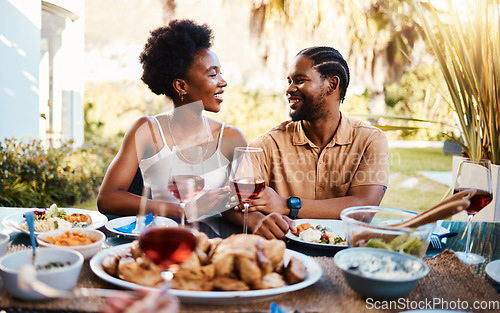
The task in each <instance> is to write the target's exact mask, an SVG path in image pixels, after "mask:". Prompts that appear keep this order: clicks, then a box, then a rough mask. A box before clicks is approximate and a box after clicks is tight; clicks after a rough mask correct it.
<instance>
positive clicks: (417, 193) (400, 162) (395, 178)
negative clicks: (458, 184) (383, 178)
mask: <svg viewBox="0 0 500 313" xmlns="http://www.w3.org/2000/svg"><path fill="white" fill-rule="evenodd" d="M451 166H452V156H451V155H443V150H442V149H441V148H394V149H391V150H390V175H391V176H390V177H391V178H390V180H389V186H388V188H387V192H386V195H385V197H384V199H383V200H382V203H381V204H380V205H381V206H387V207H394V208H400V209H406V210H411V211H423V210H425V209H427V208H429V207H431V206H433V205H434V204H436V203H438V202H439V201H440V200H441V199H442V198H443V197H444V196H445V195H446V194H447V192H448V189H449V187H448V186H446V185H443V184H440V183H438V182H435V181H433V180H430V179H427V178H426V177H424V176H422V175H419V174H418V172H420V171H437V172H449V171H451ZM409 179H412V180H414V181H416V184H415V185H414V186H413V187H412V188H407V187H404V186H402V184H403V183H404V182H405V181H407V180H409Z"/></svg>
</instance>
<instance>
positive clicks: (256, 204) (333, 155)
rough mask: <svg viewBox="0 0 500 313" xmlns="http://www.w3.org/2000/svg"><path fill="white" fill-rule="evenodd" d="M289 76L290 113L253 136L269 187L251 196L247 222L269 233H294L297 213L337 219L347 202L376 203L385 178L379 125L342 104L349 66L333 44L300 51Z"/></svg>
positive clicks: (237, 219)
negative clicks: (354, 115) (346, 111)
mask: <svg viewBox="0 0 500 313" xmlns="http://www.w3.org/2000/svg"><path fill="white" fill-rule="evenodd" d="M287 79H288V88H287V90H286V95H287V98H288V102H289V105H290V117H291V120H288V121H285V122H282V123H281V124H280V125H278V126H276V127H274V128H272V129H271V130H269V131H268V132H267V133H265V134H263V135H261V136H260V137H258V138H257V139H256V140H255V141H254V142H252V143H251V146H254V147H260V148H262V149H263V150H264V160H261V164H262V165H263V167H264V172H265V173H264V175H265V177H264V179H265V181H266V186H267V187H266V189H265V190H264V191H263V192H262V193H261V194H260V195H259V196H258V197H257V198H256V199H255V200H253V201H252V202H251V203H250V209H249V217H248V225H249V227H250V229H251V230H252V232H253V233H256V234H260V235H262V236H264V237H266V238H284V236H285V234H286V233H287V232H288V230H289V229H290V230H291V231H292V232H294V233H295V232H296V228H295V225H294V222H293V220H292V219H294V218H325V219H338V218H339V216H340V212H341V211H342V210H343V209H345V208H347V207H352V206H359V205H378V204H379V203H380V201H381V200H382V197H383V196H384V193H385V190H386V186H387V183H388V178H389V177H388V176H389V165H388V150H389V149H388V145H387V139H386V137H385V135H384V133H383V132H382V131H381V130H379V129H378V128H375V127H373V126H370V125H368V124H365V123H363V122H361V121H358V120H355V119H352V118H349V117H347V116H345V115H344V114H342V113H341V112H340V103H341V102H343V100H344V97H345V94H346V89H347V86H348V85H349V67H348V65H347V62H346V61H345V60H344V58H343V57H342V55H341V54H340V53H339V52H338V51H337V50H336V49H334V48H331V47H311V48H306V49H304V50H302V51H300V52H299V53H298V54H297V55H296V56H295V58H294V59H293V61H292V64H291V66H290V70H289V73H288V77H287ZM231 216H234V218H231V219H232V221H233V222H236V223H240V222H241V221H240V219H241V214H239V215H238V214H234V215H231ZM226 217H228V216H227V215H226Z"/></svg>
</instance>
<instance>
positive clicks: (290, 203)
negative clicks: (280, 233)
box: [286, 197, 302, 219]
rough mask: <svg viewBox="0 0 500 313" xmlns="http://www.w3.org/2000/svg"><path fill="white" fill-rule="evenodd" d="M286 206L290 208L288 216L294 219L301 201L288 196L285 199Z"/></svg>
mask: <svg viewBox="0 0 500 313" xmlns="http://www.w3.org/2000/svg"><path fill="white" fill-rule="evenodd" d="M286 206H287V207H288V208H289V209H290V213H289V214H288V216H289V217H290V218H293V219H295V218H297V215H299V210H300V208H301V207H302V202H301V201H300V198H298V197H288V199H287V200H286Z"/></svg>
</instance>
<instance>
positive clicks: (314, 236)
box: [286, 219, 347, 248]
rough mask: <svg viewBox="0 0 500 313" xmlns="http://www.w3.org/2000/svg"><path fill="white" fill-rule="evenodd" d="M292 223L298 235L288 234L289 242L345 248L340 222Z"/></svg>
mask: <svg viewBox="0 0 500 313" xmlns="http://www.w3.org/2000/svg"><path fill="white" fill-rule="evenodd" d="M294 222H295V226H296V227H297V230H298V231H299V235H298V236H296V235H294V234H292V233H291V232H288V233H287V234H286V237H287V238H288V239H290V240H293V241H296V242H300V243H302V244H306V245H310V246H313V247H321V248H331V247H335V248H347V242H346V237H345V235H344V224H343V223H342V221H341V220H324V219H296V220H294Z"/></svg>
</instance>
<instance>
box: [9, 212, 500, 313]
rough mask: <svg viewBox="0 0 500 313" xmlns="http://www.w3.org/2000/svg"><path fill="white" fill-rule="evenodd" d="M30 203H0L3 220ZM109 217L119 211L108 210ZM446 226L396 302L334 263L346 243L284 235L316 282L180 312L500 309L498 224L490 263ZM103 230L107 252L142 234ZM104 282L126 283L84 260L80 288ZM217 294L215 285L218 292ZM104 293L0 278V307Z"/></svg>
mask: <svg viewBox="0 0 500 313" xmlns="http://www.w3.org/2000/svg"><path fill="white" fill-rule="evenodd" d="M23 210H25V208H8V207H0V220H3V219H4V218H6V217H8V216H11V215H12V214H14V213H18V212H22V211H23ZM106 217H107V219H108V220H109V221H112V220H114V219H116V218H118V217H117V216H113V215H106ZM438 224H439V226H440V227H443V228H446V229H447V230H449V231H450V232H456V233H458V235H457V236H455V237H451V238H446V239H443V241H442V247H441V248H433V247H432V246H431V245H429V248H428V249H427V252H426V255H425V257H424V261H425V262H426V264H427V265H428V267H429V273H428V274H427V275H426V276H425V277H424V278H422V279H420V280H419V281H418V283H417V285H416V287H415V288H414V289H413V290H412V291H411V292H410V293H409V294H408V295H407V296H405V297H404V298H399V299H396V300H377V299H367V298H363V297H362V296H361V295H359V294H357V293H356V292H355V291H354V290H352V289H351V288H350V287H349V285H348V283H347V282H346V280H345V278H344V276H343V274H342V271H341V270H340V269H339V268H338V267H337V266H336V265H335V263H334V258H333V257H334V255H335V254H336V253H337V252H338V251H340V250H341V249H344V248H339V247H329V246H326V245H325V246H324V247H317V246H314V245H308V244H304V243H301V242H299V241H294V240H289V239H288V238H286V239H285V241H286V247H287V249H290V250H292V251H296V252H299V253H300V254H303V255H305V256H307V258H311V259H312V260H314V261H316V262H317V263H318V264H319V265H320V266H321V269H322V275H321V277H320V278H319V280H318V281H317V282H315V283H314V284H312V285H310V286H308V287H305V288H303V289H300V290H296V291H292V292H286V293H283V294H277V295H275V296H273V297H264V298H259V299H247V298H245V297H241V298H239V299H236V300H234V299H233V301H230V302H227V301H220V302H217V301H210V302H209V303H189V302H188V303H185V302H182V303H181V309H180V310H181V312H215V313H216V312H221V313H226V312H271V311H270V307H271V306H272V305H275V304H277V305H278V306H279V308H280V309H281V312H286V313H288V312H333V313H336V312H339V313H344V312H391V313H392V312H403V311H410V310H423V309H452V310H455V311H459V312H500V284H499V283H498V282H497V281H495V280H494V279H492V278H491V277H490V276H489V275H488V274H487V272H486V271H485V267H486V266H487V265H488V264H489V263H490V262H492V261H494V260H498V259H500V244H499V238H500V223H498V222H474V223H473V224H472V225H473V229H472V236H471V242H472V243H473V245H472V249H471V251H472V252H473V253H477V254H480V255H482V256H483V257H484V258H485V259H486V262H485V263H483V264H479V265H474V266H470V265H466V264H465V263H463V262H461V261H460V260H459V259H458V257H457V256H456V255H455V253H454V252H456V251H464V250H465V243H466V236H465V234H466V227H467V222H463V221H452V220H443V221H439V222H438ZM196 227H197V228H198V229H199V230H200V231H202V232H204V233H206V234H207V235H208V237H210V238H215V237H221V238H227V237H229V236H231V235H232V234H236V233H241V232H242V229H241V227H239V226H236V225H234V224H232V223H230V222H229V221H227V220H225V219H224V218H223V217H222V216H221V215H215V216H211V217H208V218H205V219H204V220H202V221H200V222H199V223H197V225H196ZM99 230H101V231H103V232H104V233H105V234H106V237H107V238H106V240H105V242H104V243H103V246H102V248H101V249H102V250H105V249H113V248H115V247H118V246H120V245H124V244H128V243H131V242H132V241H133V240H135V239H136V238H134V237H132V236H126V235H122V234H117V233H116V232H112V231H109V230H108V229H107V228H106V227H100V228H99ZM0 232H2V233H6V234H9V235H10V242H9V245H8V248H7V253H12V252H15V251H19V250H23V249H31V245H30V239H29V235H28V234H26V233H24V232H20V231H15V230H13V229H9V228H6V227H4V226H2V225H0ZM78 287H88V288H105V289H116V290H117V291H118V290H123V288H122V287H121V286H117V285H115V284H112V283H110V282H109V281H105V280H103V279H101V278H100V277H98V276H97V275H96V273H95V272H93V271H92V269H91V268H90V265H89V260H86V261H85V262H84V264H83V266H82V270H81V272H80V276H79V279H78V282H77V284H76V286H75V288H78ZM214 292H216V291H214ZM105 301H106V300H105V298H102V297H97V296H90V297H74V298H71V297H69V298H64V299H49V300H43V301H23V300H19V299H16V298H13V297H12V296H10V295H9V293H8V292H7V291H6V288H5V286H4V285H3V282H2V281H1V280H0V313H3V312H6V313H11V312H12V313H14V312H16V313H17V312H18V313H30V312H31V313H35V312H44V313H50V312H54V313H56V312H59V313H63V312H99V311H100V308H101V307H102V305H103V304H104V303H105Z"/></svg>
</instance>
